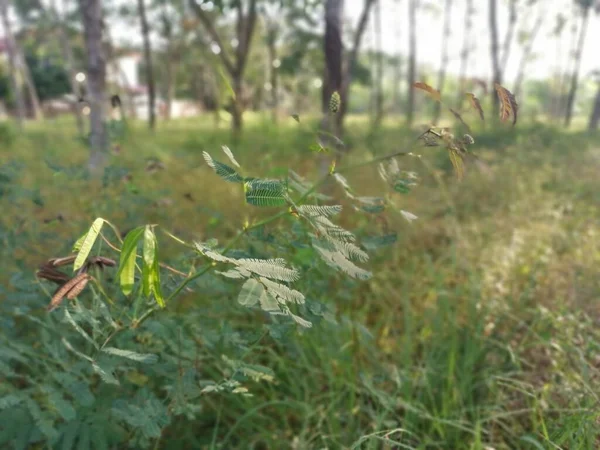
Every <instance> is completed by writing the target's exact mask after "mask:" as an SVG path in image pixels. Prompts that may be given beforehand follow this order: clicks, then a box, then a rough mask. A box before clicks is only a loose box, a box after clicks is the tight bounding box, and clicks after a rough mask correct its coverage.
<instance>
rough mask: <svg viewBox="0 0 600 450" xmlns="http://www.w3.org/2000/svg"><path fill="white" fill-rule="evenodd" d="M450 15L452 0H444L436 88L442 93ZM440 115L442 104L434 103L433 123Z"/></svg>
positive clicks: (446, 65) (446, 60)
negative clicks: (440, 55) (442, 29)
mask: <svg viewBox="0 0 600 450" xmlns="http://www.w3.org/2000/svg"><path fill="white" fill-rule="evenodd" d="M451 17H452V0H446V6H445V7H444V31H443V33H442V59H441V61H440V71H439V73H438V82H437V88H438V90H439V91H440V92H441V93H442V94H443V93H444V82H445V81H446V68H447V67H448V42H449V41H450V25H451V23H450V19H451ZM441 115H442V105H441V103H440V102H436V103H435V112H434V115H433V124H434V125H437V123H438V121H439V120H440V116H441Z"/></svg>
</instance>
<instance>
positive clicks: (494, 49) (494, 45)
mask: <svg viewBox="0 0 600 450" xmlns="http://www.w3.org/2000/svg"><path fill="white" fill-rule="evenodd" d="M497 6H498V2H497V0H490V4H489V20H490V23H489V26H490V55H491V57H492V82H493V84H502V70H501V69H500V55H499V54H498V53H499V51H498V18H497ZM491 94H492V99H493V102H494V108H495V110H496V111H498V110H499V108H500V99H499V98H498V96H497V95H496V90H495V89H494V88H493V87H492V90H491ZM496 116H497V115H495V117H496Z"/></svg>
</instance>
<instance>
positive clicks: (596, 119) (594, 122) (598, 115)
mask: <svg viewBox="0 0 600 450" xmlns="http://www.w3.org/2000/svg"><path fill="white" fill-rule="evenodd" d="M599 123H600V82H598V90H597V91H596V99H595V100H594V108H593V109H592V114H591V115H590V123H589V125H588V129H589V130H590V131H595V130H597V129H598V124H599Z"/></svg>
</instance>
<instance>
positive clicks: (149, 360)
mask: <svg viewBox="0 0 600 450" xmlns="http://www.w3.org/2000/svg"><path fill="white" fill-rule="evenodd" d="M102 351H103V352H105V353H108V354H110V355H115V356H120V357H121V358H127V359H131V360H132V361H137V362H140V363H144V364H154V363H155V362H157V361H158V356H156V355H153V354H151V353H137V352H132V351H130V350H122V349H120V348H115V347H104V348H103V349H102Z"/></svg>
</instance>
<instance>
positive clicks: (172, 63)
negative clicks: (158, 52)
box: [165, 51, 175, 120]
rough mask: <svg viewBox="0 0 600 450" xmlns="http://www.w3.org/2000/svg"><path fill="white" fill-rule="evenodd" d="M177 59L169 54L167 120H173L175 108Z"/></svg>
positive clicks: (166, 93)
mask: <svg viewBox="0 0 600 450" xmlns="http://www.w3.org/2000/svg"><path fill="white" fill-rule="evenodd" d="M174 91H175V61H174V58H173V57H172V56H171V52H170V51H169V55H167V61H166V67H165V120H171V115H172V109H173V97H174V94H175V92H174Z"/></svg>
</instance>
